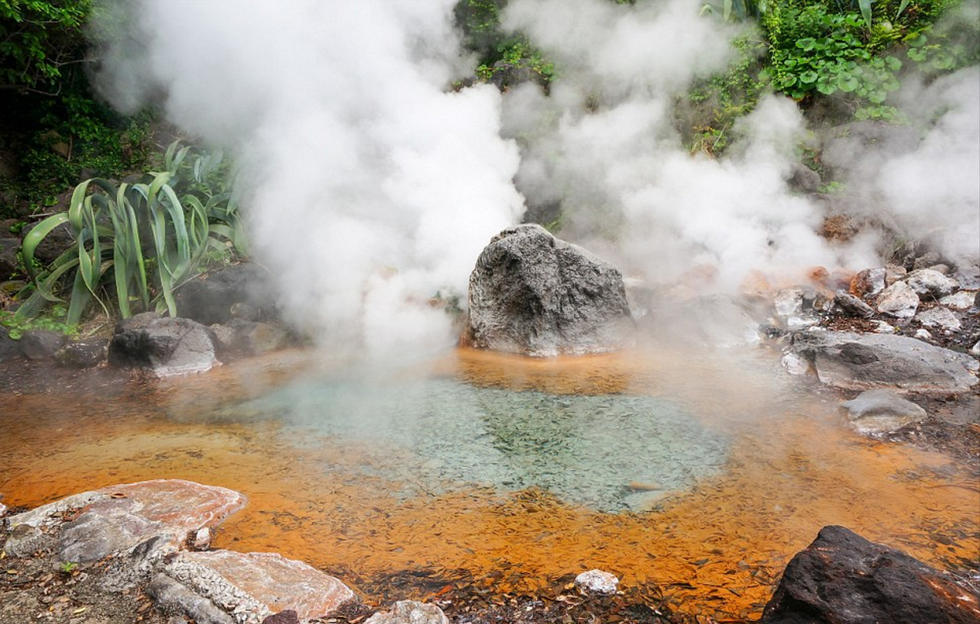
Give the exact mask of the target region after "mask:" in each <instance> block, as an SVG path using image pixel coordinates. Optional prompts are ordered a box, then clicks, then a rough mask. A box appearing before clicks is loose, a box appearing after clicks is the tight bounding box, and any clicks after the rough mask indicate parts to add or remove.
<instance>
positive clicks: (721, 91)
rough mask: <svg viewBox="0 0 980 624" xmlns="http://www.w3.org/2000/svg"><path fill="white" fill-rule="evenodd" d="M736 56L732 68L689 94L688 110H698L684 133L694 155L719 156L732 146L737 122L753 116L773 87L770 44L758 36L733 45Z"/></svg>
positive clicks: (694, 88) (696, 87)
mask: <svg viewBox="0 0 980 624" xmlns="http://www.w3.org/2000/svg"><path fill="white" fill-rule="evenodd" d="M732 45H733V47H734V49H735V54H734V55H733V57H734V58H733V60H732V62H731V64H729V66H728V68H727V69H726V70H725V71H724V72H722V73H718V74H715V75H713V76H711V77H709V78H707V79H704V80H700V81H698V82H697V83H696V84H695V85H694V86H693V87H692V88H691V90H690V91H689V92H688V94H687V99H688V106H687V107H684V106H682V107H680V108H683V109H686V110H689V109H694V110H695V111H696V112H695V113H694V114H693V115H692V118H691V119H689V120H687V121H686V126H687V127H682V128H681V130H682V132H685V134H686V133H688V132H690V133H691V134H690V135H688V136H687V139H688V143H689V145H690V149H691V151H692V152H705V153H709V154H719V153H721V152H722V151H724V149H725V148H726V147H727V146H728V144H729V141H730V139H731V135H730V130H731V127H732V126H733V125H734V123H735V121H736V120H737V119H738V118H739V117H742V116H743V115H746V114H748V113H750V112H751V111H752V110H753V109H754V108H755V105H756V104H757V103H758V101H759V96H761V95H762V94H763V93H764V92H765V90H766V89H767V87H768V85H769V80H768V74H767V73H766V72H765V71H764V69H763V64H762V60H763V59H764V58H765V51H766V44H765V42H764V41H762V40H761V39H759V38H758V37H757V36H755V35H745V36H742V37H739V38H737V39H735V41H734V42H733V43H732Z"/></svg>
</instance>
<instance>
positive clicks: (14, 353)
mask: <svg viewBox="0 0 980 624" xmlns="http://www.w3.org/2000/svg"><path fill="white" fill-rule="evenodd" d="M20 356H21V352H20V344H18V342H17V341H16V340H14V339H13V338H11V337H10V332H9V331H7V328H6V327H0V362H5V361H7V360H12V359H14V358H18V357H20Z"/></svg>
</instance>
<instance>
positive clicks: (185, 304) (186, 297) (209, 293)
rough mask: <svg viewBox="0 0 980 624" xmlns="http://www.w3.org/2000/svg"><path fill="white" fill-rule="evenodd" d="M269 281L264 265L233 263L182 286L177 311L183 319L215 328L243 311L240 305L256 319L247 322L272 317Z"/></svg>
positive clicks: (177, 295) (179, 291)
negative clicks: (248, 310)
mask: <svg viewBox="0 0 980 624" xmlns="http://www.w3.org/2000/svg"><path fill="white" fill-rule="evenodd" d="M269 282H270V275H269V272H268V271H266V270H265V269H264V268H262V267H261V266H259V265H257V264H253V263H243V264H233V265H231V266H228V267H225V268H224V269H221V270H220V271H216V272H214V273H210V274H207V275H202V276H199V277H196V278H194V279H192V280H191V281H189V282H187V283H186V284H184V285H183V286H181V287H180V288H179V289H178V290H177V292H176V293H175V295H174V297H175V299H176V303H177V311H178V312H179V313H180V315H181V316H182V317H184V318H189V319H191V320H194V321H197V322H199V323H202V324H204V325H212V324H214V323H227V322H228V321H229V320H231V318H232V317H233V314H232V311H233V308H234V309H235V310H237V311H242V310H243V308H241V307H240V305H241V304H246V305H247V306H249V307H250V308H251V309H252V314H253V315H254V316H255V318H249V319H248V320H257V319H258V318H259V317H261V316H268V315H270V314H271V313H272V308H273V307H274V306H273V302H272V300H271V297H270V296H269V294H268V293H269V290H268V287H269ZM236 306H239V307H236Z"/></svg>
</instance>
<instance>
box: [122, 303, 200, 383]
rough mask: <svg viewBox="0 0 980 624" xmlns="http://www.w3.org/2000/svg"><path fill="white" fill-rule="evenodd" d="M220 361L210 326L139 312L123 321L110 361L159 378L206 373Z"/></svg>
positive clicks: (188, 320) (183, 319)
mask: <svg viewBox="0 0 980 624" xmlns="http://www.w3.org/2000/svg"><path fill="white" fill-rule="evenodd" d="M217 362H218V360H217V358H216V357H215V351H214V343H213V342H212V341H211V334H210V333H209V332H208V329H207V328H206V327H204V326H203V325H201V324H200V323H196V322H194V321H192V320H190V319H185V318H160V317H157V316H156V315H154V314H152V313H144V314H137V315H136V316H134V317H132V318H129V319H126V320H124V321H122V322H120V323H119V325H118V326H117V327H116V333H115V335H114V336H113V337H112V341H111V342H110V343H109V363H110V364H112V365H114V366H123V367H136V368H144V369H147V370H149V371H150V372H152V373H153V374H155V375H156V376H158V377H170V376H173V375H184V374H188V373H199V372H204V371H206V370H210V369H211V368H212V367H213V366H214V365H215V364H217Z"/></svg>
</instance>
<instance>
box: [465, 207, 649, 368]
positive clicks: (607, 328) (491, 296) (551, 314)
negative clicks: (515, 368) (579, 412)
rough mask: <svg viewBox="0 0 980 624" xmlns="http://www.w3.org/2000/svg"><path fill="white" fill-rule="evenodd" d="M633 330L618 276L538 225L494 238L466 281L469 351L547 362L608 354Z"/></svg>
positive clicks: (514, 230) (580, 249)
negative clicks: (476, 349) (560, 356)
mask: <svg viewBox="0 0 980 624" xmlns="http://www.w3.org/2000/svg"><path fill="white" fill-rule="evenodd" d="M633 329H634V323H633V319H632V317H631V315H630V308H629V303H628V302H627V299H626V289H625V287H624V285H623V277H622V275H621V274H620V272H619V271H618V270H617V269H616V268H614V267H613V266H612V265H610V264H608V263H607V262H605V261H603V260H601V259H599V258H597V257H595V256H593V255H592V254H591V253H589V252H588V251H586V250H585V249H582V248H581V247H578V246H577V245H572V244H570V243H566V242H565V241H562V240H559V239H557V238H555V237H554V236H552V235H551V234H550V233H549V232H548V231H547V230H545V229H544V228H543V227H541V226H539V225H533V224H528V225H520V226H517V227H515V228H511V229H508V230H504V231H503V232H501V233H500V234H498V235H497V236H495V237H494V238H493V239H492V240H491V241H490V244H489V245H487V247H486V248H485V249H484V250H483V252H482V253H481V254H480V257H479V259H478V260H477V263H476V268H474V269H473V273H472V274H471V276H470V286H469V328H468V334H467V338H468V340H469V342H470V343H471V344H473V346H476V347H479V348H483V349H493V350H496V351H505V352H509V353H522V354H525V355H531V356H538V357H547V356H554V355H558V354H561V353H571V354H584V353H596V352H604V351H612V350H615V349H618V348H621V347H623V346H625V345H626V344H627V343H628V342H629V341H630V339H631V337H632V333H633Z"/></svg>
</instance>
